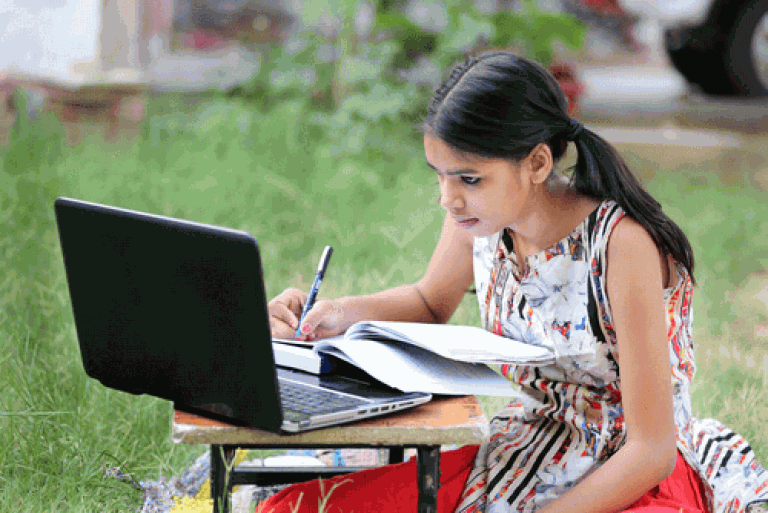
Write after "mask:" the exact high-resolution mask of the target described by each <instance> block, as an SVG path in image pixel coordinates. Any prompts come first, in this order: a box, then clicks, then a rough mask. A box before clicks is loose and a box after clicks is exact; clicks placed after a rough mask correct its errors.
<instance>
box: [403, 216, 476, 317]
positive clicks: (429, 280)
mask: <svg viewBox="0 0 768 513" xmlns="http://www.w3.org/2000/svg"><path fill="white" fill-rule="evenodd" d="M473 241H474V238H473V237H472V235H471V234H470V233H469V232H467V231H466V230H462V229H461V228H459V227H458V226H457V225H456V223H455V222H454V221H453V219H451V218H450V216H448V215H446V217H445V221H444V222H443V229H442V232H441V234H440V240H439V241H438V242H437V246H436V247H435V252H434V253H433V254H432V259H431V260H430V262H429V266H428V267H427V271H426V273H425V274H424V277H423V278H421V279H420V280H419V282H418V283H417V284H416V286H417V287H418V288H419V291H420V292H421V295H422V296H423V297H424V301H426V302H427V305H428V307H429V309H430V310H431V311H432V312H433V313H434V314H435V316H436V317H437V319H436V320H437V322H447V321H448V320H449V319H450V318H451V316H452V315H453V312H455V311H456V308H458V306H459V303H461V299H462V297H463V296H464V294H465V293H466V292H467V290H468V289H469V287H470V285H471V284H472V280H473V273H472V244H473Z"/></svg>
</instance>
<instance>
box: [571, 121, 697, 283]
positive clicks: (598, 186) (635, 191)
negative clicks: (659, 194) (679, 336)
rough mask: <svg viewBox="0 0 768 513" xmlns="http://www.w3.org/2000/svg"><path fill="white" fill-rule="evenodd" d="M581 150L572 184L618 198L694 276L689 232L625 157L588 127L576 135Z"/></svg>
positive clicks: (658, 244)
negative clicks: (680, 225) (655, 197)
mask: <svg viewBox="0 0 768 513" xmlns="http://www.w3.org/2000/svg"><path fill="white" fill-rule="evenodd" d="M573 142H574V144H575V145H576V148H577V151H578V157H577V160H576V166H575V167H574V169H573V174H572V175H571V187H573V188H574V189H575V190H576V191H578V192H580V193H582V194H585V195H587V196H593V197H595V198H601V199H604V198H610V199H613V200H614V201H616V203H618V204H619V206H620V207H621V208H622V209H623V210H624V212H626V214H627V215H628V216H629V217H631V218H632V219H634V220H635V221H637V222H638V223H640V225H642V226H643V228H645V230H646V231H647V232H648V233H649V234H650V235H651V238H652V239H653V241H654V243H655V244H656V247H657V248H658V250H659V252H660V253H661V254H662V255H663V256H664V257H666V256H671V257H672V258H673V259H674V260H676V261H677V262H679V263H680V264H682V265H683V267H685V269H686V270H687V271H688V274H689V275H690V277H691V281H692V282H693V283H695V279H694V277H693V267H694V259H693V250H692V248H691V245H690V243H689V242H688V238H687V237H686V236H685V233H683V231H682V230H681V229H680V227H679V226H677V224H675V222H674V221H672V220H671V219H670V218H669V217H668V216H667V215H666V214H665V213H664V212H662V209H661V204H660V203H659V202H658V201H656V200H655V199H654V198H653V197H652V196H651V195H650V194H649V193H648V192H647V191H646V190H645V188H644V187H643V186H642V185H641V184H640V182H639V181H638V180H637V178H635V176H634V174H632V172H631V171H630V170H629V168H628V167H627V165H626V163H625V162H624V159H622V158H621V156H620V155H619V154H618V152H617V151H616V149H615V148H614V147H613V146H612V145H611V144H610V143H609V142H608V141H606V140H605V139H603V138H602V137H600V136H599V135H597V134H596V133H594V132H592V131H591V130H587V129H584V130H582V131H581V132H580V134H578V136H577V137H574V138H573Z"/></svg>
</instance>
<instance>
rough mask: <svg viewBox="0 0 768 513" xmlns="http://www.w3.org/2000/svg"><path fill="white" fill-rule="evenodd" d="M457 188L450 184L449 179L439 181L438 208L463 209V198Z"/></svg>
mask: <svg viewBox="0 0 768 513" xmlns="http://www.w3.org/2000/svg"><path fill="white" fill-rule="evenodd" d="M458 189H459V188H458V187H456V186H455V185H452V184H451V180H450V179H449V178H441V179H440V206H441V207H443V208H444V209H445V210H461V209H462V208H464V198H463V197H462V196H461V193H460V191H459V190H458Z"/></svg>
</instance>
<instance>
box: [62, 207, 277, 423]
mask: <svg viewBox="0 0 768 513" xmlns="http://www.w3.org/2000/svg"><path fill="white" fill-rule="evenodd" d="M55 210H56V218H57V223H58V226H59V235H60V239H61V246H62V251H63V255H64V264H65V268H66V272H67V280H68V283H69V289H70V296H71V299H72V305H73V311H74V316H75V322H76V326H77V335H78V339H79V342H80V350H81V354H82V359H83V365H84V368H85V371H86V373H87V374H88V375H89V376H91V377H93V378H95V379H98V380H99V381H101V382H102V383H103V384H104V385H106V386H108V387H111V388H115V389H118V390H123V391H126V392H131V393H134V394H141V393H144V394H150V395H154V396H156V397H162V398H164V399H168V400H171V401H174V402H176V403H177V404H178V405H179V406H185V407H188V408H190V409H192V410H193V411H194V409H196V408H201V409H203V410H206V411H215V412H216V413H218V414H223V415H225V416H227V417H231V418H232V419H236V420H240V421H243V422H245V423H247V424H249V425H252V426H254V427H260V428H263V429H268V430H278V429H279V427H280V425H281V422H282V415H281V413H280V402H279V401H280V400H279V397H278V393H277V377H276V373H275V367H274V362H273V355H272V347H271V336H270V332H269V322H268V317H267V310H266V297H265V291H264V286H263V279H262V270H261V261H260V257H259V251H258V246H257V244H256V240H255V239H254V238H253V237H252V236H251V235H249V234H247V233H244V232H239V231H235V230H228V229H225V228H218V227H214V226H209V225H203V224H198V223H192V222H187V221H181V220H178V219H170V218H166V217H162V216H154V215H150V214H145V213H140V212H135V211H130V210H124V209H119V208H115V207H107V206H103V205H96V204H92V203H87V202H82V201H78V200H72V199H68V198H59V199H58V200H57V201H56V204H55Z"/></svg>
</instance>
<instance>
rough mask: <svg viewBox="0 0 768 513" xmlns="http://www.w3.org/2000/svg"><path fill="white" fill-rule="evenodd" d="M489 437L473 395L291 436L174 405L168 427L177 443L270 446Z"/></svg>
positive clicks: (464, 440) (421, 442)
mask: <svg viewBox="0 0 768 513" xmlns="http://www.w3.org/2000/svg"><path fill="white" fill-rule="evenodd" d="M488 436H489V426H488V419H487V418H486V417H485V414H484V413H483V410H482V408H481V407H480V403H479V402H478V400H477V398H476V397H474V396H461V397H439V398H435V399H432V400H431V401H430V402H428V403H425V404H423V405H421V406H417V407H415V408H411V409H409V410H405V411H402V412H397V413H393V414H389V415H384V416H382V417H376V418H371V419H366V420H362V421H358V422H353V423H349V424H342V425H339V426H337V427H331V428H323V429H318V430H314V431H307V432H305V433H299V434H295V435H280V434H277V433H271V432H268V431H263V430H259V429H253V428H248V427H240V426H233V425H231V424H226V423H223V422H219V421H216V420H212V419H209V418H205V417H201V416H198V415H194V414H191V413H187V412H182V411H179V410H174V415H173V432H172V439H173V441H174V442H176V443H186V444H217V445H274V446H275V447H289V446H302V445H305V446H306V445H315V444H317V445H323V444H328V445H340V446H343V445H347V446H349V445H357V444H360V445H382V446H386V445H405V446H408V445H441V444H457V445H463V444H479V443H481V442H483V441H484V440H485V439H487V438H488Z"/></svg>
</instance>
